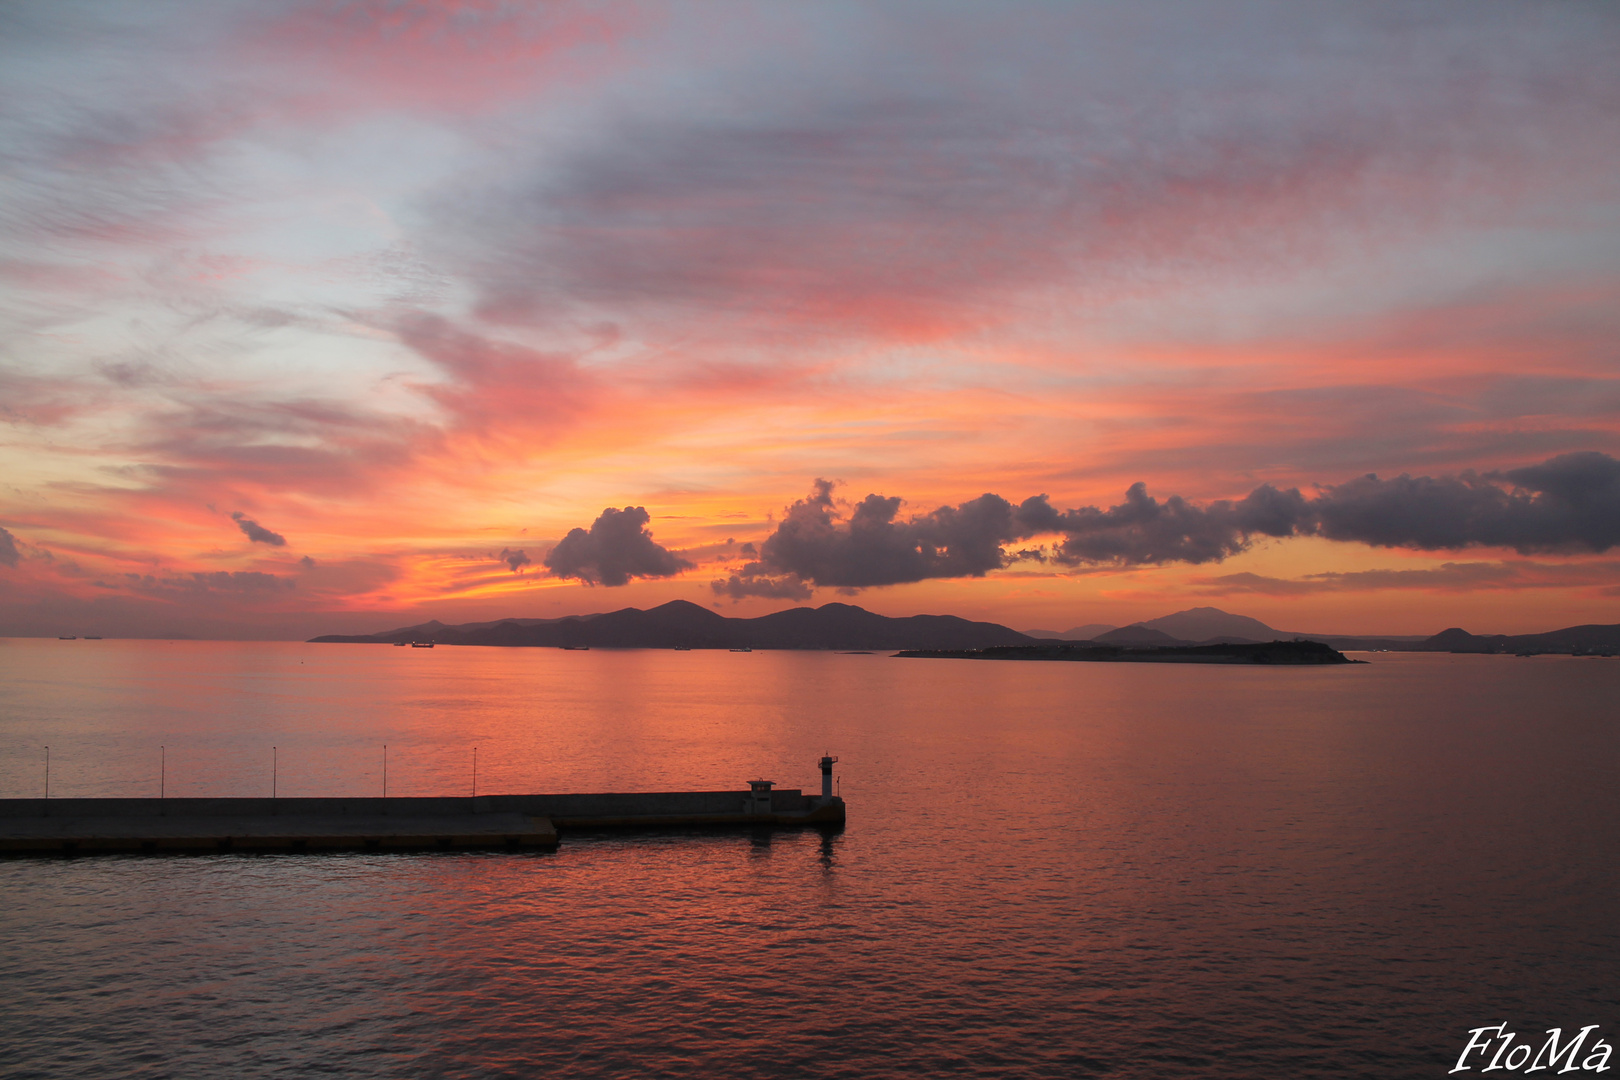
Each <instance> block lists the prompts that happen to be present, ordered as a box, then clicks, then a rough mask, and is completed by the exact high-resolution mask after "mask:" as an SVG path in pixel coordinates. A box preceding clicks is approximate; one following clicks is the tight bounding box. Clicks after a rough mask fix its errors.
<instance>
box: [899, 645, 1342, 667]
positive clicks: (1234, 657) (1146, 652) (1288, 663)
mask: <svg viewBox="0 0 1620 1080" xmlns="http://www.w3.org/2000/svg"><path fill="white" fill-rule="evenodd" d="M896 655H897V656H902V657H908V658H918V659H930V660H1033V661H1058V662H1064V661H1069V662H1080V663H1098V664H1261V665H1272V666H1278V667H1298V666H1304V665H1309V666H1316V665H1322V664H1365V663H1366V662H1367V661H1365V660H1352V659H1350V658H1349V657H1348V656H1346V655H1344V654H1343V653H1342V652H1339V651H1338V650H1337V649H1332V648H1329V647H1328V646H1326V645H1323V644H1322V643H1321V642H1320V641H1268V642H1260V643H1256V644H1248V645H1181V646H1174V645H1172V646H1165V647H1153V646H1147V647H1144V648H1135V649H1133V648H1127V647H1125V646H1121V645H1094V644H1091V643H1090V642H1074V643H1066V644H1047V645H1010V646H1009V645H1002V646H998V647H996V648H991V649H908V650H905V651H903V652H900V653H897V654H896Z"/></svg>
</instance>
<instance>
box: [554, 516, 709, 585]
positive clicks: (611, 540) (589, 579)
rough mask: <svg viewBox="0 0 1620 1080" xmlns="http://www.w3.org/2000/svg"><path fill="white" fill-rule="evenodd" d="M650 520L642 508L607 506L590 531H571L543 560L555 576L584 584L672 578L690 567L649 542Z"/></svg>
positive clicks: (666, 550)
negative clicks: (648, 524)
mask: <svg viewBox="0 0 1620 1080" xmlns="http://www.w3.org/2000/svg"><path fill="white" fill-rule="evenodd" d="M650 520H652V519H651V516H650V515H649V514H648V513H647V511H646V509H645V508H643V507H640V506H627V507H625V508H624V509H623V510H616V509H614V508H613V507H611V506H610V507H608V508H607V509H605V510H603V511H602V515H601V516H600V517H598V518H597V519H596V520H595V521H593V522H592V523H591V529H590V531H589V532H586V531H585V530H584V529H572V530H570V531H569V533H568V535H567V536H565V537H563V538H562V542H561V543H559V544H558V545H557V546H556V547H554V548H552V549H551V551H550V552H549V553H548V554H547V555H546V557H545V559H543V560H542V562H544V564H545V566H546V568H547V569H549V570H550V571H551V572H552V574H554V575H555V576H557V577H564V578H578V579H579V580H580V581H583V582H585V583H586V584H587V585H625V584H628V583H629V581H630V579H631V578H633V577H640V578H657V577H672V576H674V575H675V574H678V573H680V572H681V571H682V570H689V569H691V567H692V563H690V562H689V561H687V560H686V559H684V558H682V557H681V556H680V555H679V554H677V553H675V552H673V551H670V550H668V549H667V548H664V547H662V546H660V545H659V544H658V543H657V542H656V541H654V540H653V538H652V533H651V532H649V531H648V530H647V528H646V525H647V522H649V521H650Z"/></svg>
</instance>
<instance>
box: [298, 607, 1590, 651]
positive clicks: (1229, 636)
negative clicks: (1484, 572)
mask: <svg viewBox="0 0 1620 1080" xmlns="http://www.w3.org/2000/svg"><path fill="white" fill-rule="evenodd" d="M310 640H311V641H313V642H336V643H344V644H370V645H394V644H402V643H410V642H420V643H423V644H426V643H432V644H435V645H494V646H504V647H507V648H515V647H528V648H572V649H577V648H592V647H595V648H606V649H820V650H828V651H838V652H852V651H863V652H871V651H884V652H888V651H906V652H913V653H921V652H927V653H929V654H930V655H933V654H935V653H966V652H974V653H977V652H981V651H984V650H992V649H1002V648H1024V649H1048V650H1050V649H1053V648H1056V649H1058V650H1060V652H1059V654H1053V655H1046V654H1042V655H1041V656H1039V657H1034V656H1032V657H1028V658H1031V659H1093V658H1095V659H1123V660H1141V659H1151V660H1152V661H1153V662H1156V663H1273V662H1275V663H1339V662H1340V661H1338V660H1329V661H1315V660H1310V661H1305V660H1291V661H1284V660H1249V659H1237V657H1242V656H1244V655H1246V654H1243V653H1239V652H1231V651H1230V649H1231V647H1233V646H1256V647H1258V648H1259V654H1266V653H1265V650H1267V649H1272V650H1273V652H1272V653H1269V654H1266V655H1274V656H1282V655H1283V653H1278V652H1275V647H1276V646H1279V645H1284V646H1286V645H1292V644H1296V643H1297V644H1318V645H1320V646H1321V647H1323V648H1325V649H1328V650H1330V651H1334V650H1337V651H1339V652H1343V651H1358V650H1359V651H1388V652H1471V653H1519V654H1526V655H1531V654H1536V653H1566V654H1574V655H1577V656H1579V655H1593V656H1604V655H1612V654H1616V653H1620V625H1614V626H1607V625H1589V626H1571V627H1567V628H1566V629H1563V630H1554V631H1551V632H1550V633H1545V634H1522V635H1517V636H1508V635H1502V634H1492V635H1476V634H1470V633H1468V632H1467V631H1465V630H1460V629H1455V628H1453V629H1450V630H1444V631H1442V632H1440V633H1438V634H1435V635H1433V636H1431V637H1401V636H1384V637H1355V636H1346V635H1342V634H1304V633H1294V632H1290V631H1284V630H1274V629H1272V628H1271V627H1269V626H1267V625H1266V624H1265V623H1262V622H1260V621H1259V620H1258V619H1251V618H1248V617H1247V616H1243V615H1233V614H1230V613H1228V612H1224V611H1221V610H1220V609H1218V608H1210V607H1203V608H1192V609H1189V610H1187V611H1178V612H1176V613H1175V614H1174V615H1166V616H1164V617H1162V618H1158V619H1152V620H1149V621H1147V622H1140V623H1133V624H1131V625H1130V626H1123V627H1113V628H1110V627H1106V626H1105V625H1103V624H1092V625H1090V626H1083V627H1075V628H1074V629H1073V630H1069V631H1063V632H1060V633H1059V632H1050V631H1030V632H1025V633H1020V632H1019V631H1017V630H1013V629H1010V628H1009V627H1006V626H1002V625H1000V624H999V623H992V622H974V621H972V620H969V619H961V618H957V617H956V616H954V615H912V616H909V617H906V618H889V617H888V616H885V615H878V614H876V613H874V612H870V611H867V610H866V609H864V608H860V607H856V606H855V605H853V604H825V605H823V606H822V607H819V608H808V607H801V608H790V609H788V610H786V611H777V612H773V613H772V614H770V615H763V616H760V617H759V618H755V619H735V618H728V617H726V616H724V615H721V614H720V613H718V612H716V611H712V610H710V609H709V608H706V607H703V606H701V605H699V604H694V603H690V602H689V601H686V600H672V601H670V602H669V603H667V604H661V605H660V606H658V607H655V608H650V609H648V610H645V611H644V610H642V609H641V608H622V609H620V610H618V611H610V612H604V613H601V614H595V615H567V616H563V617H562V618H556V619H499V620H496V621H493V622H479V623H463V624H460V625H457V626H447V625H445V624H444V623H442V622H439V621H438V620H434V621H432V622H426V623H419V624H417V625H415V626H402V627H400V628H398V629H395V630H384V631H382V632H380V633H376V634H324V635H322V636H320V637H316V638H311V639H310ZM1065 648H1068V649H1071V650H1072V651H1088V650H1089V651H1095V650H1104V651H1105V652H1106V650H1114V652H1113V653H1110V654H1108V655H1107V656H1106V657H1105V656H1104V655H1103V653H1098V654H1097V656H1096V657H1090V656H1087V657H1081V656H1070V655H1068V654H1066V653H1062V652H1061V650H1062V649H1065ZM1200 648H1206V649H1207V648H1218V649H1227V650H1228V651H1227V652H1225V653H1210V654H1208V655H1212V656H1213V655H1223V656H1226V657H1229V658H1228V659H1221V660H1198V659H1193V660H1188V659H1180V660H1177V659H1175V658H1176V657H1188V656H1192V657H1197V656H1202V655H1205V654H1202V653H1198V652H1196V651H1194V652H1187V651H1185V650H1189V649H1191V650H1197V649H1200ZM1177 650H1183V651H1177ZM1148 653H1151V654H1152V656H1151V657H1147V656H1146V654H1148ZM979 658H980V659H1017V657H979Z"/></svg>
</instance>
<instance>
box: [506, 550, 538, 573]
mask: <svg viewBox="0 0 1620 1080" xmlns="http://www.w3.org/2000/svg"><path fill="white" fill-rule="evenodd" d="M500 560H501V562H503V563H505V564H506V565H507V567H508V568H509V569H510V570H511V571H512V573H514V574H515V573H517V572H518V571H519V570H520V569H522V568H523V567H525V566H528V565H529V564H530V562H532V560H531V559H530V558H529V553H528V552H527V551H524V550H523V549H522V548H518V549H517V550H515V551H514V550H513V549H511V548H501V554H500Z"/></svg>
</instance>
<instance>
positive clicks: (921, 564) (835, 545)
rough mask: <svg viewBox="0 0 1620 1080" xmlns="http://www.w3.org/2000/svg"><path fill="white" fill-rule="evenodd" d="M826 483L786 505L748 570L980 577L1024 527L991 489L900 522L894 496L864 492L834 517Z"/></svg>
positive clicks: (849, 579)
mask: <svg viewBox="0 0 1620 1080" xmlns="http://www.w3.org/2000/svg"><path fill="white" fill-rule="evenodd" d="M832 490H833V482H832V481H830V480H817V481H816V482H815V487H814V489H813V490H812V492H811V494H810V497H809V498H807V499H800V500H799V501H798V502H795V503H794V504H793V505H792V506H790V507H788V509H787V513H786V515H785V517H784V518H783V519H782V522H781V524H779V525H778V526H777V528H776V532H774V533H772V534H771V536H770V537H769V538H767V539H766V540H765V542H764V543H763V544H761V545H760V549H759V561H758V562H756V563H752V564H750V567H751V568H757V569H756V570H755V572H754V573H753V574H748V573H747V572H746V570H745V572H744V577H745V578H747V577H765V576H776V577H781V576H783V575H790V576H793V577H797V578H799V579H802V580H804V581H812V582H815V583H816V584H817V585H830V586H835V587H842V588H855V589H860V588H866V587H869V586H873V585H892V584H895V583H897V582H902V581H922V580H923V579H924V578H941V577H982V576H983V575H984V574H985V573H987V572H988V571H991V570H995V569H998V568H1000V567H1001V566H1003V565H1004V564H1005V561H1006V560H1005V558H1004V556H1003V554H1002V550H1001V545H1002V544H1003V543H1007V542H1009V541H1012V540H1014V539H1017V538H1018V537H1019V536H1021V535H1024V534H1025V533H1026V532H1027V531H1028V530H1027V529H1025V528H1024V527H1022V526H1021V525H1020V524H1019V522H1018V521H1017V520H1016V516H1017V515H1016V514H1015V512H1014V510H1013V507H1012V505H1011V504H1010V503H1008V502H1007V500H1006V499H1003V498H1002V497H1001V496H999V495H981V496H979V497H978V498H977V499H973V500H971V501H969V502H965V503H963V504H962V505H961V506H942V507H940V508H939V509H937V510H934V511H931V512H929V513H927V514H920V515H917V516H915V517H912V518H910V519H909V520H905V521H900V520H897V519H896V515H897V514H898V512H899V509H900V502H901V500H900V499H899V498H898V497H884V496H881V495H868V496H867V497H866V498H864V499H862V500H861V501H860V502H859V503H857V504H856V505H855V507H854V509H853V510H852V511H851V512H850V514H849V516H848V517H847V518H842V517H839V516H838V512H837V508H836V506H835V504H834V501H833V497H832Z"/></svg>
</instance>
